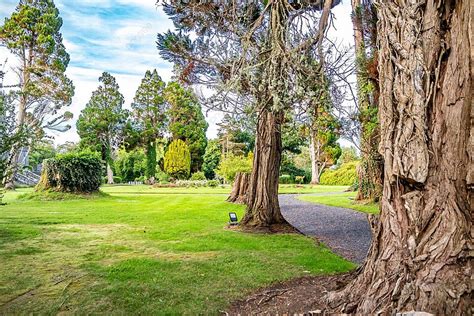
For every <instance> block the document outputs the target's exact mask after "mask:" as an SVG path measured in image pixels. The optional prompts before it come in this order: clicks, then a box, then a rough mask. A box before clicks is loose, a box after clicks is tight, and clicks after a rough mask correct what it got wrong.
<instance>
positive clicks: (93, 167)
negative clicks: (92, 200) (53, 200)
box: [36, 151, 102, 193]
mask: <svg viewBox="0 0 474 316" xmlns="http://www.w3.org/2000/svg"><path fill="white" fill-rule="evenodd" d="M101 178H102V161H101V160H100V157H99V156H98V155H97V154H96V153H92V152H90V151H85V152H80V153H69V154H63V155H58V156H56V158H51V159H47V160H45V161H44V165H43V171H42V174H41V180H40V182H39V183H38V185H37V186H36V191H46V190H52V191H59V192H72V193H90V192H95V191H98V190H99V186H100V184H101Z"/></svg>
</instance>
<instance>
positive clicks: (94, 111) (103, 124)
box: [76, 72, 129, 164]
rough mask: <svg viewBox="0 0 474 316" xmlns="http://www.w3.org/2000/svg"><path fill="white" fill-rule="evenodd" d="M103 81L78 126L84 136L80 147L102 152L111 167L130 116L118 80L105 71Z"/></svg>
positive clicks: (80, 134)
mask: <svg viewBox="0 0 474 316" xmlns="http://www.w3.org/2000/svg"><path fill="white" fill-rule="evenodd" d="M99 82H100V86H99V88H98V89H97V90H95V91H94V92H92V97H91V99H90V100H89V102H88V103H87V105H86V107H85V108H84V110H82V112H81V115H80V116H79V119H78V120H77V123H76V127H77V133H78V134H79V136H80V137H81V142H80V146H81V147H82V148H90V149H91V150H93V151H98V152H100V153H101V158H102V160H104V161H106V162H108V163H109V164H111V161H112V156H111V153H112V150H113V149H114V148H117V147H118V146H119V144H120V143H121V142H122V139H123V134H124V127H125V123H126V119H127V117H128V115H129V113H128V111H126V110H124V109H122V106H123V104H124V98H123V95H122V94H121V93H120V92H119V86H118V84H117V82H116V80H115V78H114V77H113V76H112V75H110V74H109V73H107V72H104V73H103V74H102V76H101V77H100V78H99Z"/></svg>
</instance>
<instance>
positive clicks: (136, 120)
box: [132, 69, 167, 182]
mask: <svg viewBox="0 0 474 316" xmlns="http://www.w3.org/2000/svg"><path fill="white" fill-rule="evenodd" d="M164 90H165V83H164V82H163V80H162V79H161V77H160V76H159V75H158V72H157V71H156V69H155V70H153V71H152V72H151V71H147V72H146V73H145V77H144V78H143V79H142V82H141V84H140V86H139V87H138V89H137V92H136V94H135V98H134V99H133V103H132V118H133V124H134V126H135V128H136V130H137V132H138V135H139V139H140V143H141V144H142V145H143V146H144V147H145V152H146V157H147V168H146V174H145V176H146V177H147V179H148V181H149V182H154V178H155V173H156V165H157V161H156V145H157V144H156V140H157V139H158V138H160V137H162V136H163V132H164V130H165V125H166V120H167V116H166V111H167V107H166V102H165V99H164Z"/></svg>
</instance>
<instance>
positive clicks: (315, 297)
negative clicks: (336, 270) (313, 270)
mask: <svg viewBox="0 0 474 316" xmlns="http://www.w3.org/2000/svg"><path fill="white" fill-rule="evenodd" d="M355 275H356V274H355V272H352V273H346V274H337V275H331V276H316V277H301V278H296V279H292V280H289V281H286V282H281V283H276V284H274V285H272V286H270V287H267V288H263V289H260V290H257V291H256V292H255V293H253V294H251V295H250V296H248V297H247V298H245V299H242V300H238V301H235V302H234V303H232V304H231V305H230V306H229V307H228V308H227V310H226V311H223V312H222V314H223V315H295V314H296V315H300V314H304V315H326V314H329V313H331V312H332V311H331V310H330V309H328V307H327V305H326V303H325V301H324V299H323V297H324V295H325V294H326V293H327V292H330V291H335V290H338V289H341V288H343V287H344V286H345V285H346V284H347V283H349V282H350V281H351V280H352V279H353V278H354V277H355Z"/></svg>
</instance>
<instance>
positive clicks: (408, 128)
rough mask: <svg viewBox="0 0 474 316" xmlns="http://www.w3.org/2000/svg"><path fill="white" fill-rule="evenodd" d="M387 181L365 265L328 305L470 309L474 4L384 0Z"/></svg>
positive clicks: (353, 309)
mask: <svg viewBox="0 0 474 316" xmlns="http://www.w3.org/2000/svg"><path fill="white" fill-rule="evenodd" d="M378 10H379V11H378V17H379V22H378V34H380V35H381V36H380V37H379V47H380V48H379V61H380V65H379V73H380V86H381V87H382V90H381V95H380V107H379V108H380V113H379V118H380V121H381V144H380V147H379V150H380V152H381V154H382V155H383V158H384V161H385V164H384V170H385V171H384V172H385V176H384V187H383V198H382V204H381V209H382V210H381V215H380V218H379V224H378V225H375V231H374V233H373V240H372V245H371V247H370V250H369V253H368V257H367V260H366V262H365V264H364V267H363V270H362V271H361V273H360V274H359V275H358V276H357V278H356V279H355V280H354V281H353V282H352V283H350V284H349V285H348V286H347V287H346V288H345V289H344V290H343V291H341V292H338V293H331V294H330V295H329V296H328V301H329V303H330V305H331V306H332V307H333V308H336V311H344V312H349V313H360V314H373V313H378V312H381V313H384V314H389V313H394V312H401V311H411V310H416V311H426V312H430V313H434V314H438V315H461V314H469V313H470V312H472V310H471V308H472V296H471V291H472V249H473V244H472V240H473V239H472V237H473V236H472V232H473V230H472V210H473V207H474V205H473V204H474V194H473V188H474V178H473V171H472V170H474V154H473V153H474V123H473V122H474V108H473V106H472V91H473V85H472V69H471V67H472V65H473V64H472V63H473V60H472V53H473V47H472V46H470V45H472V43H473V34H472V24H473V22H474V21H473V20H472V17H473V8H472V5H471V7H470V1H467V0H464V1H454V0H453V1H427V0H415V1H411V2H408V3H406V4H398V2H396V1H379V2H378Z"/></svg>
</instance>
